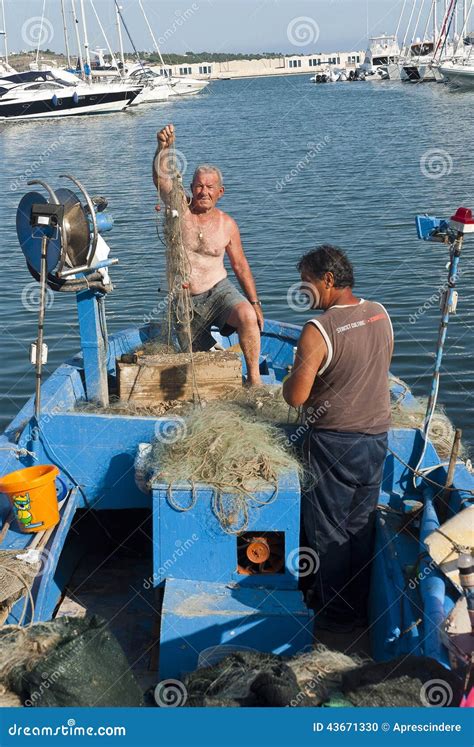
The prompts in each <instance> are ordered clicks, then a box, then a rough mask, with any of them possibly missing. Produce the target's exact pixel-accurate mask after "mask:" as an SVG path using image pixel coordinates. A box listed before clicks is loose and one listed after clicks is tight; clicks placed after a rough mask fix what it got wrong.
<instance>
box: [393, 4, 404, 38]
mask: <svg viewBox="0 0 474 747" xmlns="http://www.w3.org/2000/svg"><path fill="white" fill-rule="evenodd" d="M406 5H407V0H403V8H402V12H401V13H400V18H399V19H398V26H397V30H396V31H395V36H396V37H397V41H398V32H399V31H400V26H401V25H402V18H403V14H404V13H405V8H406Z"/></svg>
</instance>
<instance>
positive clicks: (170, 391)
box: [117, 351, 242, 405]
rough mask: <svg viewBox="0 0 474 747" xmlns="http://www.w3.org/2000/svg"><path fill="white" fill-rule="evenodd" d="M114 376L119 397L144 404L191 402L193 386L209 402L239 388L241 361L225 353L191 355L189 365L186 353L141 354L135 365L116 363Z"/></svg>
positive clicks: (232, 354) (188, 356)
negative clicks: (116, 380) (175, 401)
mask: <svg viewBox="0 0 474 747" xmlns="http://www.w3.org/2000/svg"><path fill="white" fill-rule="evenodd" d="M193 366H194V376H195V386H194V381H193ZM117 374H118V376H117V379H118V394H119V398H120V399H121V400H124V401H127V402H136V403H141V404H148V405H151V404H154V403H157V402H170V401H172V400H191V399H192V398H193V393H194V390H195V387H196V388H197V391H198V393H199V395H200V397H202V398H203V399H207V400H212V399H218V398H219V397H221V396H222V395H223V394H224V393H226V392H228V391H229V390H231V389H235V388H236V387H239V386H242V363H241V358H240V356H239V355H238V354H237V353H229V352H227V351H225V352H222V351H218V352H206V353H202V352H201V353H194V355H193V361H192V362H191V356H190V355H189V353H176V354H174V355H166V354H165V355H163V354H161V355H143V356H141V357H140V358H139V359H138V360H137V362H136V363H123V362H119V361H118V362H117Z"/></svg>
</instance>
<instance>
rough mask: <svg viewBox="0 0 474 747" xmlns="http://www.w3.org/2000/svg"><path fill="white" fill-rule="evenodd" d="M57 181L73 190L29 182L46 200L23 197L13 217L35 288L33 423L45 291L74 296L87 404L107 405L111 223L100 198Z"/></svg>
mask: <svg viewBox="0 0 474 747" xmlns="http://www.w3.org/2000/svg"><path fill="white" fill-rule="evenodd" d="M61 178H63V179H68V180H69V181H70V182H72V183H73V185H74V186H75V188H76V190H75V191H73V190H72V189H68V188H66V187H60V188H58V189H56V190H54V189H53V188H52V187H51V186H50V185H49V184H48V183H47V182H45V181H43V180H41V179H34V180H32V181H30V182H28V184H29V185H39V186H41V187H42V188H43V189H44V191H45V192H46V194H47V197H45V196H44V194H42V193H41V192H36V191H33V192H29V193H28V194H26V195H25V196H24V197H23V198H22V200H21V202H20V204H19V206H18V211H17V217H16V227H17V234H18V239H19V242H20V246H21V249H22V252H23V254H24V256H25V259H26V263H27V266H28V269H29V271H30V273H31V275H32V276H33V277H34V278H35V279H36V280H38V281H39V283H40V294H39V304H38V338H37V340H36V342H35V343H34V344H33V346H32V355H31V362H32V363H33V364H34V365H35V366H36V395H35V417H36V420H38V418H39V414H40V401H41V374H42V366H43V365H44V364H45V363H46V360H47V346H46V345H45V344H44V342H43V339H44V319H45V312H46V306H47V304H46V292H47V290H48V288H49V289H51V290H53V291H61V292H66V291H68V292H73V293H75V294H76V300H77V308H78V318H79V331H80V335H81V343H82V344H81V347H82V352H83V364H84V377H85V386H86V395H87V399H88V400H94V401H96V402H98V403H100V404H102V405H106V404H107V403H108V384H107V347H108V343H107V330H106V320H105V309H104V304H103V299H104V297H105V295H106V294H107V293H109V292H110V291H111V290H112V285H111V282H110V278H109V271H108V268H109V266H110V265H113V264H116V263H117V262H118V260H117V259H109V254H110V248H109V246H108V245H107V243H106V242H105V240H104V239H103V237H102V234H103V233H106V232H107V231H110V230H111V229H112V227H113V224H114V221H113V218H112V216H111V215H110V214H109V213H107V211H106V208H107V200H106V199H105V198H104V197H98V196H96V197H91V196H90V195H89V193H88V192H87V191H86V189H85V188H84V187H83V185H82V184H81V182H80V181H79V180H78V179H76V178H75V177H73V176H71V175H69V174H62V175H61ZM37 351H40V353H39V354H38V352H37Z"/></svg>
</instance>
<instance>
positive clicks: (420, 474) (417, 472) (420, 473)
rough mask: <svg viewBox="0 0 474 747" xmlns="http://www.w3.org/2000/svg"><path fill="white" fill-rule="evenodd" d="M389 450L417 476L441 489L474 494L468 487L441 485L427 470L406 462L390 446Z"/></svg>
mask: <svg viewBox="0 0 474 747" xmlns="http://www.w3.org/2000/svg"><path fill="white" fill-rule="evenodd" d="M387 451H389V452H390V453H391V454H393V456H394V457H395V459H398V461H399V462H400V463H401V464H403V466H404V467H406V468H407V469H409V470H410V472H412V473H413V474H414V475H415V477H421V478H422V479H423V480H424V481H425V482H427V483H429V484H430V485H434V487H436V488H440V489H441V490H453V491H458V492H459V493H468V494H469V495H474V490H469V489H468V488H457V487H454V486H451V487H447V486H446V485H441V484H440V483H439V482H435V481H434V480H431V479H430V478H429V477H426V474H425V470H420V469H415V468H414V467H412V466H411V465H409V464H408V462H405V461H404V460H403V459H402V458H401V456H400V455H399V454H397V453H396V452H395V451H393V449H391V448H390V446H388V447H387ZM441 466H443V465H442V464H437V465H435V467H441ZM435 467H429V468H428V470H430V471H432V470H433V469H435Z"/></svg>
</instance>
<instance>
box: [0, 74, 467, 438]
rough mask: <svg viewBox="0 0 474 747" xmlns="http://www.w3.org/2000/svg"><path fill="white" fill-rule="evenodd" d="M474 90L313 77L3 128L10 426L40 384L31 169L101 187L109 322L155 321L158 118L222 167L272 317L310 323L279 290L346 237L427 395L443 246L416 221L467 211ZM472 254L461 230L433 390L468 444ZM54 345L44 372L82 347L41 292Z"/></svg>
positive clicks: (186, 148) (1, 308)
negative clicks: (322, 247)
mask: <svg viewBox="0 0 474 747" xmlns="http://www.w3.org/2000/svg"><path fill="white" fill-rule="evenodd" d="M473 100H474V99H473V96H472V94H469V93H466V94H462V93H457V94H456V93H451V92H450V91H449V90H448V89H447V88H446V87H445V86H440V85H428V84H425V85H402V84H396V83H346V84H334V85H314V84H312V83H310V82H309V76H292V77H279V78H272V79H267V78H256V79H247V80H234V81H220V82H216V83H213V84H212V85H211V86H210V87H209V88H208V89H207V91H206V92H205V93H204V94H201V95H200V96H194V97H190V98H188V99H181V100H176V101H172V102H169V103H165V104H154V105H147V106H142V107H137V108H136V109H135V110H128V111H125V112H123V113H120V114H115V115H109V116H98V117H83V118H72V119H67V118H66V119H63V120H58V121H44V122H39V121H36V122H34V121H33V122H21V123H9V124H3V125H0V155H1V163H2V168H1V170H0V189H1V194H2V199H1V203H0V219H1V226H2V240H1V242H0V257H1V268H2V272H1V276H0V283H1V300H2V302H1V305H0V330H1V335H0V360H1V369H0V370H1V374H0V377H1V378H0V419H1V425H2V429H3V427H4V426H5V425H6V424H7V423H8V422H9V421H10V420H11V419H12V417H13V416H14V415H15V414H16V412H17V411H18V409H19V408H20V407H21V405H22V404H23V403H24V402H25V401H26V399H27V398H28V397H29V396H30V395H31V394H32V392H33V390H34V372H33V368H32V366H31V365H30V363H29V346H30V342H32V341H33V340H34V339H35V337H36V324H37V303H38V286H37V284H36V282H35V281H34V280H33V278H32V277H31V276H30V275H29V273H28V270H27V268H26V264H25V262H24V259H23V255H22V253H21V251H20V248H19V245H18V241H17V237H16V230H15V215H16V208H17V205H18V203H19V201H20V198H21V196H22V195H23V194H24V193H25V192H26V191H28V190H29V189H30V188H29V187H28V186H27V184H26V182H27V181H28V179H32V178H45V179H46V180H47V181H49V182H51V183H52V184H53V185H54V184H58V183H59V181H62V180H59V179H58V176H59V174H62V173H70V174H73V175H75V176H76V177H77V178H78V179H80V180H81V181H82V182H83V183H84V184H85V185H86V187H87V189H88V190H89V191H90V193H91V194H102V195H105V196H106V197H107V198H108V199H109V204H110V211H111V212H112V214H113V215H114V217H115V228H114V230H113V232H112V233H111V234H109V235H108V237H107V240H108V241H110V244H111V246H112V256H114V257H118V258H119V260H120V264H119V265H118V266H116V267H113V268H112V276H113V281H114V286H115V290H114V292H113V293H112V294H111V296H110V298H109V299H108V301H107V311H108V325H109V331H111V332H113V331H117V330H119V329H122V328H124V327H127V326H131V325H139V324H142V323H145V322H146V321H149V320H150V318H152V319H155V320H157V321H158V319H159V314H160V310H161V309H162V308H163V306H164V297H165V292H164V291H165V272H164V261H163V245H162V242H161V236H160V230H158V231H157V213H156V212H155V210H154V205H155V204H156V192H155V190H154V187H153V184H152V181H151V162H152V157H153V153H154V149H155V146H156V131H157V130H158V129H159V128H161V127H162V126H163V125H164V124H166V123H167V122H173V123H174V124H175V126H176V130H177V138H178V139H177V149H178V151H179V153H178V157H179V161H180V165H181V168H182V171H183V173H184V182H185V184H188V183H189V182H190V181H191V177H192V173H193V170H194V168H195V166H196V165H197V164H198V163H200V162H212V163H216V164H218V165H219V166H220V167H221V169H222V171H223V172H224V179H225V186H226V194H225V196H224V198H223V200H222V202H221V207H222V208H223V209H224V210H226V211H227V212H229V213H230V214H231V215H232V216H233V217H234V218H235V219H236V220H237V222H238V224H239V226H240V229H241V233H242V237H243V243H244V248H245V250H246V253H247V256H248V258H249V261H250V264H251V267H252V270H253V272H254V275H255V279H256V282H257V287H258V291H259V295H260V298H261V299H262V303H263V306H264V312H265V314H266V316H267V317H269V318H272V319H280V320H283V321H288V322H296V323H303V322H304V320H305V319H306V318H309V316H310V312H307V311H300V310H298V308H297V306H298V299H296V300H295V297H294V293H292V292H290V294H288V290H289V289H290V288H291V287H292V286H293V285H294V284H295V283H296V282H297V281H298V274H297V271H296V263H297V261H298V258H299V257H300V256H301V255H302V254H303V253H304V252H306V251H308V250H309V249H311V248H314V247H316V246H317V245H319V244H322V243H334V244H336V245H339V246H341V247H342V248H344V249H345V250H346V251H347V253H348V255H349V257H350V259H351V260H352V262H353V263H354V266H355V271H356V293H357V294H358V295H359V296H362V297H364V298H369V299H373V300H377V301H380V302H381V303H383V304H385V305H386V306H387V308H388V310H389V312H390V314H391V316H392V320H393V324H394V330H395V339H396V346H395V355H394V361H393V367H392V369H393V372H394V373H395V374H396V375H397V376H400V377H402V378H403V379H404V380H405V381H406V382H407V383H408V384H409V385H410V387H411V388H412V389H413V391H414V393H415V394H417V395H426V394H427V393H428V391H429V382H430V374H431V370H432V366H433V362H434V350H435V346H436V339H437V331H438V321H439V297H440V292H441V290H442V286H443V284H444V283H445V280H446V274H447V273H446V264H447V261H448V253H447V250H446V248H445V247H443V246H442V245H440V244H432V243H424V242H420V241H419V240H418V239H417V237H416V231H415V225H414V216H415V214H416V213H421V212H428V213H431V214H435V215H438V216H443V217H449V216H450V215H451V214H452V213H453V212H454V210H455V209H456V208H457V207H458V206H460V205H464V206H467V207H471V208H474V190H473V187H472V183H473V182H472V174H473V171H474V153H473V151H472V147H471V145H472V142H471V141H472V136H471V130H470V123H471V122H472V106H473ZM65 186H67V185H65ZM40 191H41V190H40ZM473 260H474V240H467V241H466V244H465V250H464V256H463V257H462V259H461V277H460V280H459V287H458V290H459V294H460V298H459V304H458V313H457V315H456V316H455V317H453V319H452V322H451V324H450V327H449V331H448V342H447V346H446V352H445V357H444V361H443V367H442V377H441V388H440V403H441V404H442V405H443V406H445V407H446V410H447V413H448V415H449V416H450V417H451V419H452V420H453V421H454V422H455V424H456V425H457V426H459V427H461V428H462V429H463V431H464V438H465V440H466V441H467V443H468V445H471V446H472V445H473V444H474V424H473V421H474V419H473V411H474V397H473V391H474V363H473V357H472V350H473V346H474V333H473V322H474V309H473V305H472V298H473V292H474V262H473ZM160 288H161V292H160V291H159V289H160ZM46 341H47V343H48V346H49V360H48V364H47V371H48V372H51V371H53V370H54V369H55V368H56V366H57V365H58V364H59V363H61V362H62V361H63V360H64V359H65V358H67V357H68V356H70V355H71V354H73V353H74V352H76V351H77V350H78V348H79V337H78V325H77V317H76V309H75V303H74V299H73V298H71V297H70V296H69V295H66V294H64V295H62V294H55V295H53V294H51V295H50V296H48V309H47V315H46ZM374 365H377V363H376V361H374Z"/></svg>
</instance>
